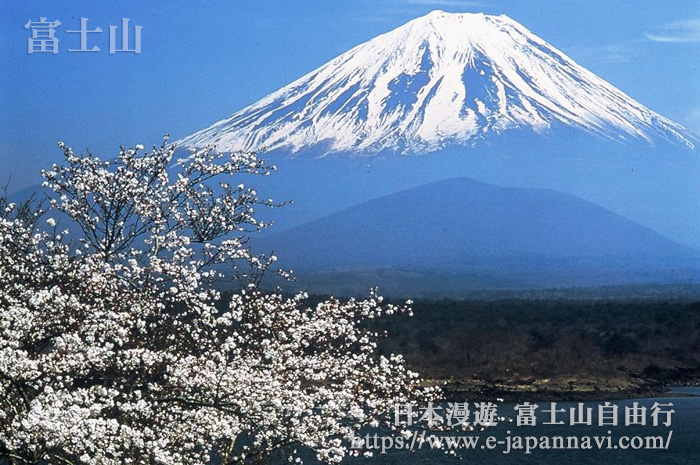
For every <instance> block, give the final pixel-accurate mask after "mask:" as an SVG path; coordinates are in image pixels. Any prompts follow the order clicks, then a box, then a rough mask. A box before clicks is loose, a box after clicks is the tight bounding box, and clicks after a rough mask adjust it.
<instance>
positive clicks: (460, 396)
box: [430, 380, 700, 402]
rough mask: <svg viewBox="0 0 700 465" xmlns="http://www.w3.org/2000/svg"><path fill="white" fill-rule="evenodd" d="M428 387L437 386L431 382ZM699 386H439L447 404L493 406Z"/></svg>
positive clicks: (662, 393) (645, 394) (637, 395)
mask: <svg viewBox="0 0 700 465" xmlns="http://www.w3.org/2000/svg"><path fill="white" fill-rule="evenodd" d="M430 384H432V385H436V384H440V382H437V381H435V380H433V381H432V382H431V383H430ZM697 386H700V382H698V381H697V380H693V381H691V382H686V383H684V382H679V383H673V384H666V385H665V384H646V385H639V386H634V387H629V388H621V389H604V388H599V387H598V386H596V385H593V386H591V385H589V384H571V385H567V386H566V387H565V388H563V386H557V385H553V386H547V387H536V388H533V386H527V387H525V386H522V385H510V384H485V383H465V382H448V383H447V384H446V385H444V386H443V394H444V398H445V400H447V401H456V402H459V401H465V400H469V401H475V402H482V401H483V402H489V401H490V402H494V401H495V400H496V399H499V400H501V399H502V400H501V402H524V401H527V402H543V401H544V402H593V401H606V400H622V399H643V398H652V397H698V395H694V394H689V393H683V392H676V391H673V390H672V389H673V388H675V387H697Z"/></svg>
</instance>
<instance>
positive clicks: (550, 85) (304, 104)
mask: <svg viewBox="0 0 700 465" xmlns="http://www.w3.org/2000/svg"><path fill="white" fill-rule="evenodd" d="M560 125H564V126H566V127H574V128H577V129H579V130H582V131H585V132H587V133H590V134H592V135H595V136H598V137H601V138H607V139H611V140H616V141H620V142H625V141H630V140H641V141H646V142H648V143H649V144H652V145H655V144H657V143H658V142H659V141H667V142H671V143H672V144H675V145H680V146H685V147H688V148H690V149H694V147H695V144H696V142H697V141H696V139H695V138H694V136H692V135H691V134H690V133H689V132H688V131H686V130H685V129H684V128H683V127H682V126H680V125H678V124H676V123H674V122H672V121H670V120H668V119H666V118H664V117H662V116H660V115H658V114H657V113H655V112H653V111H651V110H650V109H648V108H646V107H645V106H643V105H642V104H640V103H638V102H636V101H635V100H633V99H632V98H630V97H629V96H627V95H626V94H624V93H623V92H622V91H620V90H619V89H617V88H615V87H614V86H612V85H611V84H609V83H607V82H606V81H604V80H603V79H601V78H599V77H598V76H596V75H595V74H593V73H592V72H590V71H588V70H586V69H585V68H583V67H582V66H580V65H578V64H577V63H575V62H574V61H573V60H571V59H570V58H569V57H567V56H566V55H564V54H563V53H561V52H560V51H558V50H557V49H555V48H554V47H552V46H551V45H549V44H548V43H546V42H545V41H543V40H542V39H540V38H539V37H537V36H535V35H534V34H532V33H531V32H530V31H528V30H527V29H526V28H525V27H523V26H522V25H520V24H519V23H517V22H516V21H513V20H512V19H510V18H508V17H507V16H490V15H484V14H471V13H470V14H467V13H445V12H443V11H434V12H432V13H430V14H428V15H426V16H423V17H420V18H417V19H415V20H413V21H410V22H408V23H407V24H405V25H403V26H401V27H399V28H397V29H395V30H393V31H391V32H388V33H386V34H383V35H380V36H378V37H376V38H374V39H372V40H370V41H368V42H366V43H364V44H361V45H359V46H357V47H355V48H353V49H351V50H349V51H348V52H346V53H344V54H342V55H340V56H338V57H336V58H335V59H333V60H331V61H330V62H328V63H326V64H325V65H323V66H321V67H320V68H318V69H316V70H314V71H312V72H310V73H308V74H307V75H305V76H303V77H301V78H300V79H298V80H296V81H295V82H293V83H291V84H289V85H287V86H285V87H283V88H282V89H280V90H278V91H276V92H274V93H272V94H270V95H268V96H267V97H265V98H263V99H262V100H260V101H258V102H256V103H254V104H252V105H250V106H248V107H246V108H244V109H242V110H240V111H238V112H236V113H234V114H233V115H231V116H230V117H229V118H226V119H224V120H221V121H219V122H217V123H215V124H214V125H212V126H210V127H208V128H206V129H204V130H201V131H199V132H197V133H195V134H193V135H191V136H189V137H186V138H184V139H181V140H180V141H178V144H179V145H184V146H190V147H201V146H204V145H208V144H215V145H216V146H217V147H218V149H219V150H222V151H229V150H255V149H258V148H260V147H263V146H264V147H267V148H268V149H277V148H285V149H288V150H290V151H292V152H295V151H299V150H302V149H304V148H308V147H312V146H315V145H317V144H323V147H324V151H325V153H330V152H361V153H373V152H379V151H382V150H393V151H396V152H401V153H424V152H430V151H434V150H439V149H441V148H443V147H445V146H447V145H452V144H459V145H471V144H474V143H477V142H478V141H479V140H482V139H487V138H489V137H492V136H493V135H495V134H500V133H504V132H506V131H511V130H522V129H525V130H530V131H534V132H535V133H540V134H543V135H546V134H547V133H548V132H549V131H550V130H551V129H552V128H554V127H555V126H560Z"/></svg>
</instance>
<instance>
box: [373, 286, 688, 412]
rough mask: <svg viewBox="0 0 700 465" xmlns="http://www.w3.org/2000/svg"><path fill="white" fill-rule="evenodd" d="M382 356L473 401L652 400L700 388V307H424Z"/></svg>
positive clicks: (506, 303) (399, 321)
mask: <svg viewBox="0 0 700 465" xmlns="http://www.w3.org/2000/svg"><path fill="white" fill-rule="evenodd" d="M413 309H414V316H412V317H409V316H407V315H399V316H396V317H392V318H386V319H383V320H382V321H380V322H378V328H379V329H381V330H385V331H387V333H388V336H387V337H386V338H385V339H384V340H383V341H382V345H381V351H382V353H384V354H389V353H401V354H404V355H405V357H406V359H407V361H408V363H409V365H410V367H411V368H413V369H415V370H416V371H418V372H419V373H421V374H422V375H423V376H424V377H427V378H429V379H431V380H440V381H447V382H448V385H447V393H448V395H452V396H463V395H468V396H471V397H474V396H476V397H488V396H490V395H498V396H501V397H518V396H521V397H522V396H525V397H528V396H530V397H537V396H541V395H544V396H549V397H562V398H572V399H573V398H587V397H589V398H594V397H600V398H604V397H623V396H634V395H646V394H651V393H654V392H658V391H660V390H663V389H664V387H665V386H666V385H673V384H684V383H693V382H696V381H697V380H699V379H700V302H688V301H653V300H652V301H649V300H641V301H637V302H621V301H617V300H606V301H592V300H526V299H505V300H490V301H486V300H462V301H457V300H441V301H417V302H415V303H414V306H413Z"/></svg>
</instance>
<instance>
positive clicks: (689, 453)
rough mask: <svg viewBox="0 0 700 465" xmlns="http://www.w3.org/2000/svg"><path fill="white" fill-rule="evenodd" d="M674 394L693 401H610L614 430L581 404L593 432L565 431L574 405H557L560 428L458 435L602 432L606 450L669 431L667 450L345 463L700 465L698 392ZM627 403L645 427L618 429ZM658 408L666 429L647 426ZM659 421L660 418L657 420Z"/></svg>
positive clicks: (397, 454) (507, 408) (502, 428)
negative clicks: (667, 409) (642, 414)
mask: <svg viewBox="0 0 700 465" xmlns="http://www.w3.org/2000/svg"><path fill="white" fill-rule="evenodd" d="M674 391H675V392H678V393H679V394H686V395H690V396H697V397H671V396H669V397H658V398H648V399H632V400H615V401H611V403H612V404H615V405H617V406H618V409H619V418H620V424H621V425H620V426H617V427H610V426H598V425H597V408H598V405H600V404H601V403H602V402H586V403H584V405H585V407H593V426H588V425H573V426H569V416H568V415H569V409H570V408H572V407H577V406H578V403H577V402H558V403H557V409H559V408H564V409H565V410H566V412H565V413H561V414H559V415H558V417H557V419H561V420H564V421H565V423H566V424H565V425H545V424H537V425H535V426H516V424H515V422H512V423H510V422H502V423H500V424H499V425H497V426H495V427H491V428H488V429H487V430H486V431H483V432H473V433H466V432H465V433H460V434H465V435H467V434H468V435H472V436H479V437H480V439H479V440H480V444H481V445H483V444H484V441H485V440H486V439H487V437H489V436H495V437H496V438H497V439H498V440H503V441H505V440H506V437H507V436H509V434H508V433H507V432H508V431H510V436H511V437H514V436H516V435H519V436H536V437H542V436H549V437H553V436H563V437H564V438H566V437H567V436H578V437H579V438H580V437H582V436H599V437H602V436H608V434H607V432H608V431H611V434H610V436H611V438H612V439H611V441H612V442H611V445H612V446H615V445H617V444H618V442H617V441H618V439H619V438H620V437H621V436H628V437H633V436H640V437H642V438H644V437H647V436H663V437H664V438H667V435H668V433H669V430H672V431H673V433H672V436H671V440H670V442H669V447H668V449H667V450H633V449H631V448H630V449H625V450H621V449H619V448H617V449H611V450H597V447H596V445H595V443H593V449H590V450H552V449H550V450H534V451H532V452H531V453H530V454H525V453H524V451H523V450H511V451H510V453H508V454H504V453H503V450H504V449H505V445H501V446H497V447H496V448H495V449H493V450H489V449H487V448H483V449H482V448H481V447H480V446H477V448H476V449H471V450H464V449H461V450H460V452H459V455H460V456H461V458H455V457H451V456H446V455H445V454H444V452H442V451H437V450H430V447H429V446H428V445H427V444H426V445H424V446H423V448H422V449H421V450H416V451H414V452H408V451H404V450H401V451H396V450H393V451H389V452H387V453H386V454H382V455H381V457H374V458H371V459H359V460H358V459H355V460H349V461H348V462H347V463H371V464H424V463H429V464H438V465H443V464H444V465H448V464H457V463H477V464H480V465H481V464H502V463H506V464H509V463H513V464H540V463H546V464H599V465H600V464H654V465H657V464H664V465H672V464H683V465H686V464H693V465H694V464H700V388H698V387H684V388H677V389H674ZM633 402H638V403H639V406H640V407H641V406H645V407H647V409H649V410H648V411H647V419H648V424H647V425H646V426H637V425H630V426H622V425H624V411H625V406H632V403H633ZM655 402H658V403H660V404H666V403H669V402H670V403H672V404H673V410H675V413H673V414H672V417H671V420H672V423H671V426H670V427H667V426H663V425H659V426H652V425H651V417H650V412H651V407H652V405H653V404H654V403H655ZM536 403H537V404H538V405H539V406H540V409H542V408H545V409H549V406H550V404H549V403H548V402H536ZM514 405H515V404H512V403H502V404H498V414H499V415H503V416H512V417H513V418H514V417H515V416H516V413H517V412H516V411H515V410H514V409H513V407H514ZM537 418H538V422H541V421H546V419H547V418H548V414H543V413H538V414H537ZM661 418H664V416H661Z"/></svg>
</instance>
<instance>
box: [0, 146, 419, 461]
mask: <svg viewBox="0 0 700 465" xmlns="http://www.w3.org/2000/svg"><path fill="white" fill-rule="evenodd" d="M61 147H62V149H63V150H64V154H65V164H64V165H60V166H59V165H55V166H54V167H53V168H52V169H51V170H50V171H47V172H44V177H45V179H46V182H45V185H46V186H47V187H48V188H50V189H51V190H52V191H53V193H52V194H51V198H52V200H51V202H50V206H49V210H50V211H53V213H51V217H50V218H48V219H47V220H46V221H45V222H44V223H42V222H39V221H38V218H39V217H40V216H41V215H42V214H43V213H45V212H42V211H40V210H36V209H32V208H30V207H29V206H28V204H21V205H16V204H10V203H8V202H7V201H6V200H5V199H4V198H3V199H0V207H1V208H0V457H2V456H4V457H7V458H9V459H10V460H11V461H12V462H13V463H37V461H46V462H48V463H51V464H53V463H56V464H58V463H63V464H75V465H77V464H94V465H111V464H115V465H116V464H144V465H145V464H173V465H174V464H182V465H192V464H206V463H210V462H211V461H212V460H214V461H216V463H222V464H234V463H263V462H266V461H268V460H270V459H271V458H274V457H278V458H283V459H284V460H289V461H298V460H299V455H298V452H297V451H301V450H303V449H310V450H313V451H314V452H315V453H316V455H317V457H318V458H319V459H321V460H323V461H326V462H338V461H340V460H341V459H342V458H343V457H344V456H345V455H346V454H347V449H346V444H345V442H344V441H343V438H344V437H346V436H348V435H350V434H351V433H355V432H357V430H358V429H360V428H361V427H363V426H364V425H368V424H371V425H377V424H379V423H380V422H381V423H383V424H386V425H390V421H389V419H388V417H385V416H384V414H385V413H386V412H388V411H389V410H390V409H391V407H392V406H393V405H394V404H397V403H401V404H405V403H407V402H410V401H422V400H424V399H425V398H426V397H425V396H428V395H431V393H432V391H430V390H428V389H423V388H420V387H419V380H418V377H417V375H416V374H415V373H412V372H410V371H409V370H407V369H406V368H405V365H404V361H403V360H402V358H401V357H400V356H395V355H392V356H391V357H389V358H385V357H380V356H378V355H377V350H376V349H377V341H378V339H379V337H380V336H381V335H380V334H377V333H376V332H373V331H372V330H371V329H369V326H368V325H367V324H366V322H367V320H370V319H374V318H377V317H380V316H382V315H385V314H393V313H397V312H406V311H410V310H409V308H408V307H407V306H392V305H384V304H382V300H381V298H380V297H379V296H377V295H375V293H374V292H372V293H371V294H370V296H369V297H368V298H367V299H366V300H349V301H341V300H336V299H330V300H327V301H323V302H320V303H316V304H312V303H310V302H309V299H308V297H307V296H305V295H303V294H300V295H296V296H291V297H287V296H284V295H282V294H281V293H268V292H263V291H262V290H261V289H260V288H259V278H260V276H261V274H262V273H263V272H264V271H266V270H268V269H271V267H272V266H273V263H274V262H275V261H276V257H274V256H271V257H266V256H260V255H254V254H253V253H252V252H251V251H250V250H249V249H248V248H247V245H246V234H247V233H249V232H252V231H257V230H260V229H262V228H265V227H266V226H268V224H267V223H264V222H261V221H258V220H257V219H255V218H254V216H253V213H254V208H255V207H256V206H258V205H267V206H272V205H274V204H273V202H272V201H271V200H260V199H259V198H258V197H257V193H256V192H255V190H254V189H251V188H248V187H246V186H245V185H244V184H240V185H238V180H236V178H238V177H239V176H242V175H245V174H259V175H265V174H267V173H269V172H270V171H271V170H272V169H274V167H270V166H267V165H266V164H265V163H264V162H262V161H261V160H259V159H258V158H257V157H256V156H255V154H251V153H234V154H228V155H224V154H219V153H216V152H215V151H213V150H211V149H207V150H203V151H200V152H197V153H194V154H193V155H192V156H191V157H189V158H185V159H181V160H179V161H177V162H173V160H172V158H173V152H174V147H173V146H169V145H167V139H166V142H164V143H163V145H162V146H161V147H154V148H153V150H152V151H150V152H147V153H143V152H142V148H141V147H140V146H137V148H136V149H122V150H121V153H120V154H119V156H118V158H117V159H116V160H112V161H103V160H100V159H99V158H97V157H95V156H92V155H90V154H88V155H87V156H77V155H75V154H74V153H73V152H72V151H71V149H70V148H68V147H66V146H65V145H63V144H61ZM232 180H235V185H236V186H237V187H235V188H233V187H230V184H229V183H231V181H232ZM57 219H58V221H57ZM62 221H65V222H66V223H67V225H65V227H66V228H67V229H68V230H61V229H60V228H61V227H62V226H63V225H61V224H60V223H61V222H62ZM46 225H48V226H49V227H50V228H47V227H46ZM69 230H70V231H69ZM231 275H234V276H237V277H238V278H239V279H242V280H243V279H246V281H245V282H244V286H243V287H242V289H243V290H240V291H238V292H237V293H236V294H234V295H232V296H230V297H226V299H224V297H223V296H222V294H221V292H219V291H218V290H217V289H218V288H219V287H218V286H217V280H218V279H221V278H223V277H226V276H231ZM224 300H225V301H224Z"/></svg>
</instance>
